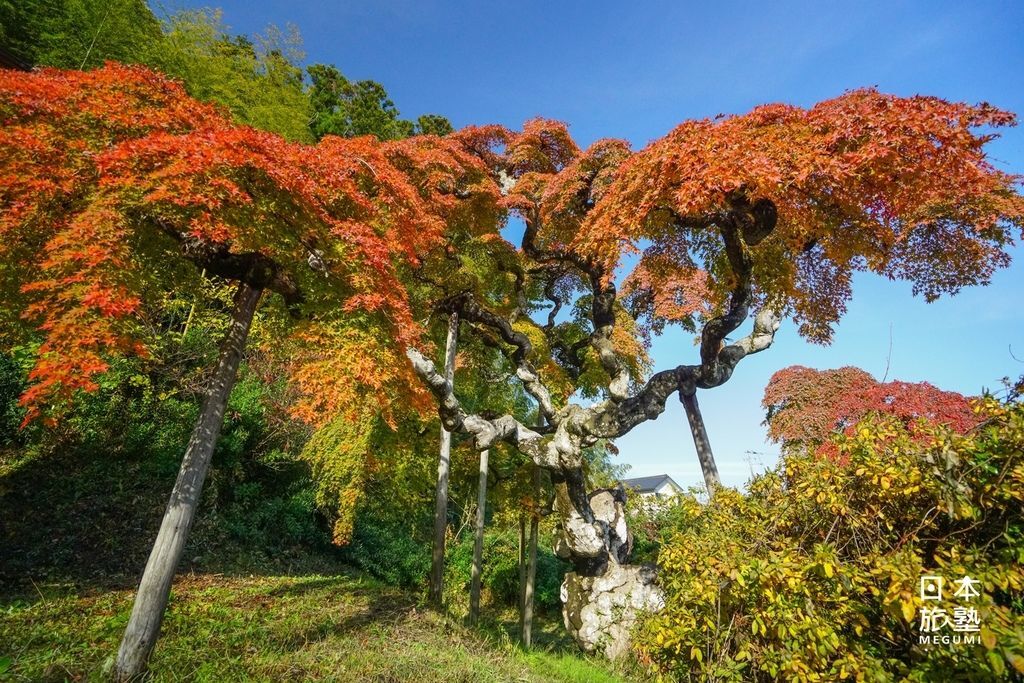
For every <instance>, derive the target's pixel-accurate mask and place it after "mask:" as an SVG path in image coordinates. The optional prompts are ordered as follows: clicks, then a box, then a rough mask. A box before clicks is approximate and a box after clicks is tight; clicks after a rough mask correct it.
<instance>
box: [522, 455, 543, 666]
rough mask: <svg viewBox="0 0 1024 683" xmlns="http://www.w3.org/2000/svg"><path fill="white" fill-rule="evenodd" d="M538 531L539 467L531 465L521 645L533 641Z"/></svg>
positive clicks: (526, 644) (525, 645) (528, 644)
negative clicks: (528, 533) (531, 499)
mask: <svg viewBox="0 0 1024 683" xmlns="http://www.w3.org/2000/svg"><path fill="white" fill-rule="evenodd" d="M539 533H540V468H539V467H537V466H536V465H534V466H533V510H532V511H531V513H530V557H529V562H528V564H527V567H526V589H525V590H524V591H523V647H530V645H531V644H532V643H533V595H534V587H535V585H536V582H537V536H538V535H539Z"/></svg>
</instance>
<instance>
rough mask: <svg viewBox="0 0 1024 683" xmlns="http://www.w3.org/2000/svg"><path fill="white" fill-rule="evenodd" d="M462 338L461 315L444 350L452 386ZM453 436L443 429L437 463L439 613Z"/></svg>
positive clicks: (452, 322) (434, 583) (435, 586)
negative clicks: (460, 338)
mask: <svg viewBox="0 0 1024 683" xmlns="http://www.w3.org/2000/svg"><path fill="white" fill-rule="evenodd" d="M458 337H459V314H458V313H452V314H451V316H450V317H449V318H448V339H447V340H446V342H445V346H444V376H445V379H447V380H448V382H449V384H451V383H453V382H454V380H455V347H456V345H457V344H458ZM451 447H452V435H451V432H449V431H448V430H447V429H445V428H444V425H442V426H441V453H440V457H439V458H438V460H437V491H436V497H435V505H434V549H433V556H432V558H431V564H430V590H429V593H428V599H429V601H430V604H432V605H433V606H434V607H436V608H437V609H441V607H442V603H443V600H444V539H445V534H446V533H447V531H448V470H449V463H450V457H451Z"/></svg>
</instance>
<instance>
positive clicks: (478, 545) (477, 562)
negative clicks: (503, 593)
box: [469, 450, 488, 624]
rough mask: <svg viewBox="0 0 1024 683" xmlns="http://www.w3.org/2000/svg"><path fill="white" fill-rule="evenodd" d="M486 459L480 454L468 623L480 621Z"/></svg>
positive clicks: (485, 503) (482, 452)
mask: <svg viewBox="0 0 1024 683" xmlns="http://www.w3.org/2000/svg"><path fill="white" fill-rule="evenodd" d="M487 457H488V452H487V451H486V450H484V451H481V452H480V487H479V491H478V492H477V499H476V532H475V539H474V542H473V570H472V575H471V580H470V588H469V623H471V624H476V623H477V622H478V621H480V584H481V583H482V581H483V558H484V523H485V521H486V512H487Z"/></svg>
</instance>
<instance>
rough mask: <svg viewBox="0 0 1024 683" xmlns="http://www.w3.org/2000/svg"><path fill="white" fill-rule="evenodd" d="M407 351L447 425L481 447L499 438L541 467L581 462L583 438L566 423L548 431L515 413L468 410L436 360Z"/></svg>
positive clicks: (490, 444)
mask: <svg viewBox="0 0 1024 683" xmlns="http://www.w3.org/2000/svg"><path fill="white" fill-rule="evenodd" d="M405 354H406V356H407V357H408V358H409V361H410V362H411V363H412V367H413V370H414V371H415V372H416V374H417V375H419V377H420V379H422V380H423V382H424V383H425V384H426V385H427V388H428V389H429V390H430V392H431V393H432V394H434V397H435V398H436V399H437V402H438V411H439V414H440V416H441V422H442V423H443V424H444V426H445V429H447V430H448V431H450V432H463V433H465V434H468V435H469V436H470V437H471V438H472V439H473V445H474V447H475V448H476V449H477V450H480V451H482V450H484V449H486V448H492V447H493V446H494V445H495V444H497V443H498V442H500V441H505V442H507V443H509V444H511V445H513V446H515V447H516V448H517V449H519V451H520V452H522V453H525V454H526V455H528V456H529V457H530V458H531V459H532V460H533V461H534V462H535V463H536V464H537V465H539V466H541V467H545V468H548V469H552V470H557V469H560V468H565V467H579V466H580V465H581V463H582V460H581V456H580V443H579V439H578V438H576V437H574V435H573V434H571V433H570V432H569V431H568V430H567V429H565V428H564V427H563V426H559V428H558V429H557V430H556V432H555V433H554V434H553V435H545V434H542V433H540V432H537V431H535V430H533V429H530V428H529V427H527V426H525V425H524V424H523V423H521V422H519V421H518V420H517V419H515V418H514V417H512V416H511V415H502V416H500V417H497V418H494V419H487V418H485V417H483V416H481V415H477V414H470V413H467V412H466V411H465V410H464V409H463V408H462V404H461V403H460V402H459V400H458V398H456V397H455V392H454V390H453V389H452V384H451V382H449V381H448V380H446V379H445V377H444V375H442V374H441V373H439V372H438V371H437V368H436V367H435V366H434V363H433V361H431V360H430V359H429V358H427V357H426V356H424V355H423V354H422V353H420V352H419V351H418V350H416V349H414V348H412V347H410V348H407V349H406V352H405Z"/></svg>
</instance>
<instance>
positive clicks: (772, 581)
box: [636, 399, 1024, 681]
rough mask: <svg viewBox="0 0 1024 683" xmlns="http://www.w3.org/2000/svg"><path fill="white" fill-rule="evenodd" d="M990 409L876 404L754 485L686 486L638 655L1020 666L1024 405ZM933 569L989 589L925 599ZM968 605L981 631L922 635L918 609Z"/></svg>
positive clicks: (696, 675) (731, 672)
mask: <svg viewBox="0 0 1024 683" xmlns="http://www.w3.org/2000/svg"><path fill="white" fill-rule="evenodd" d="M977 409H978V410H979V411H981V412H982V413H983V414H984V416H985V417H986V418H987V419H986V421H985V422H984V423H983V424H982V425H980V426H979V427H978V428H976V429H975V430H973V431H972V432H970V433H968V434H966V435H963V436H958V435H956V434H953V433H951V432H949V431H948V430H945V429H943V428H941V427H919V428H918V429H917V431H916V434H915V435H914V436H913V437H911V435H910V434H909V433H908V430H907V429H905V428H904V427H902V426H900V425H898V424H897V423H895V422H892V421H885V420H869V421H866V422H864V423H862V424H861V425H859V427H858V428H857V430H856V431H855V434H854V435H853V436H850V437H842V436H837V437H836V438H837V440H838V444H837V445H838V451H839V457H838V458H821V457H820V456H815V455H814V454H809V453H806V452H791V453H787V454H785V455H784V456H783V458H782V461H781V463H780V466H779V467H778V469H777V470H775V471H771V472H768V473H766V474H764V475H762V476H760V477H758V478H756V479H755V480H754V481H752V482H751V484H750V487H749V493H748V494H745V495H744V494H740V493H738V492H736V491H733V490H729V489H725V490H721V491H720V492H719V493H717V494H716V496H715V498H714V500H713V502H711V503H710V504H708V505H701V504H700V503H699V502H697V501H696V500H695V499H693V498H686V499H684V500H683V501H682V502H681V503H680V505H681V509H680V511H679V514H677V515H676V516H675V519H676V520H677V521H676V525H677V531H676V533H675V534H674V535H673V536H672V537H671V540H670V541H669V542H668V543H667V544H666V545H665V546H664V547H663V548H662V549H661V552H660V554H659V558H658V561H659V565H660V568H661V582H662V585H663V586H664V589H665V593H666V606H665V609H664V610H663V611H661V612H660V613H658V614H657V615H653V616H651V617H650V618H649V619H647V620H646V621H645V622H644V623H643V624H641V626H640V627H639V629H638V632H637V634H636V648H637V652H638V655H639V657H640V659H641V661H643V662H645V663H647V664H648V665H649V666H650V667H651V668H652V669H653V670H655V671H656V672H658V673H659V674H660V675H661V677H663V678H664V679H666V680H700V681H704V680H711V681H739V680H744V681H746V680H758V681H761V680H764V681H769V680H805V681H833V680H864V681H887V680H911V681H947V680H968V681H991V680H1010V679H1012V678H1013V677H1014V676H1018V677H1019V676H1021V675H1022V674H1024V592H1022V588H1024V506H1022V503H1024V406H1022V405H1020V404H1010V405H1007V404H1001V403H999V402H997V401H995V400H992V399H987V400H985V401H984V402H983V403H981V404H979V405H978V407H977ZM922 430H924V431H923V432H922ZM922 435H923V436H922ZM929 574H931V575H938V576H942V577H944V578H945V579H946V585H947V587H951V582H952V581H953V580H954V579H959V578H961V577H964V576H969V577H972V578H974V579H979V580H980V581H981V582H982V583H981V585H980V588H981V592H982V594H981V595H980V596H979V597H976V598H974V599H973V601H971V602H970V603H969V604H968V603H964V601H963V599H962V598H955V597H953V596H952V595H950V594H949V591H948V590H947V592H946V595H945V598H946V599H945V600H944V601H942V602H933V601H930V600H929V601H927V602H925V601H923V600H922V599H921V598H920V594H919V582H920V579H921V577H922V576H924V575H929ZM959 604H964V606H970V607H976V608H977V610H978V615H979V620H980V625H981V630H980V632H979V633H977V634H976V636H977V642H976V643H971V644H964V643H959V644H954V643H949V644H935V645H932V644H919V642H918V636H919V634H920V633H921V631H920V628H919V627H920V616H919V614H920V613H919V610H920V609H921V608H922V607H931V606H940V607H942V608H946V609H948V610H949V612H950V613H951V612H952V608H953V607H954V606H956V605H959ZM946 633H947V634H949V635H954V634H953V632H952V631H948V630H947V631H946Z"/></svg>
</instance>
